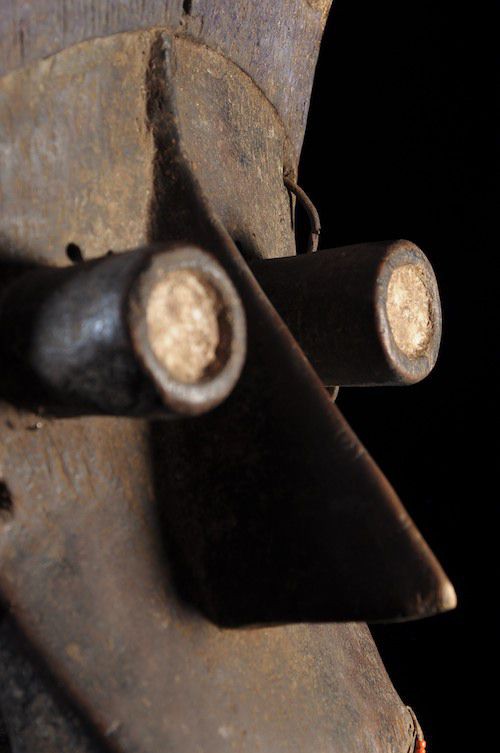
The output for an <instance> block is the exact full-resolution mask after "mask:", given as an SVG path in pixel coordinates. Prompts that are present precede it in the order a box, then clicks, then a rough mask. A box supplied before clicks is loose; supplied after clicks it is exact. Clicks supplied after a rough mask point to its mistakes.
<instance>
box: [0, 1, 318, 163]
mask: <svg viewBox="0 0 500 753" xmlns="http://www.w3.org/2000/svg"><path fill="white" fill-rule="evenodd" d="M330 5H331V0H275V1H274V2H258V1H256V0H242V1H240V2H233V3H219V2H214V1H213V0H188V1H186V0H184V2H181V0H170V1H169V2H165V0H151V1H150V2H146V1H145V0H135V2H132V1H129V2H118V1H117V0H113V2H101V1H100V0H6V2H5V3H4V4H2V8H1V11H0V75H2V74H3V73H6V72H8V71H10V70H13V69H14V68H19V67H20V66H23V65H26V64H27V63H29V62H32V61H35V60H39V59H40V58H42V57H47V56H48V55H53V54H54V53H56V52H58V51H60V50H62V49H64V48H66V47H69V46H70V45H73V44H75V43H76V42H81V41H82V40H84V39H92V38H94V37H101V36H109V35H110V34H116V33H117V32H122V31H133V30H136V29H146V28H148V27H152V26H158V27H164V28H167V29H169V30H171V31H173V32H175V33H176V34H181V35H186V36H189V37H191V38H193V39H196V40H198V41H200V42H202V43H203V44H205V45H207V46H209V47H212V48H213V49H215V50H219V51H220V52H222V53H223V54H224V55H226V56H227V57H229V58H230V59H231V60H233V61H234V62H235V63H236V64H237V65H238V66H239V67H240V68H242V70H244V71H245V72H246V73H247V74H248V75H249V76H250V77H251V78H252V79H253V81H254V82H255V83H256V85H257V86H258V87H259V88H260V89H262V91H263V92H264V94H265V96H266V97H267V98H268V99H269V101H270V102H271V103H272V104H273V106H274V107H275V108H276V110H277V111H278V113H279V115H280V117H281V119H282V121H283V123H284V125H285V128H286V131H287V133H288V135H289V138H290V141H291V144H292V154H291V159H292V160H294V161H297V160H298V156H299V153H300V147H301V145H302V138H303V134H304V129H305V124H306V119H307V112H308V106H309V97H310V92H311V87H312V81H313V76H314V69H315V66H316V60H317V56H318V51H319V45H320V41H321V35H322V32H323V28H324V24H325V22H326V17H327V14H328V10H329V8H330Z"/></svg>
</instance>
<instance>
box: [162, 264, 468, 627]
mask: <svg viewBox="0 0 500 753" xmlns="http://www.w3.org/2000/svg"><path fill="white" fill-rule="evenodd" d="M240 261H241V260H237V259H236V254H235V255H234V256H233V258H232V260H231V262H230V263H229V264H228V266H227V268H228V271H230V268H231V267H232V265H233V264H235V263H236V265H237V266H238V267H239V271H238V274H237V275H236V276H233V279H237V281H238V290H239V293H240V295H241V297H242V299H243V301H244V303H245V307H246V313H247V322H248V338H249V343H248V346H249V353H248V360H247V364H246V366H245V369H244V372H243V375H242V378H241V380H240V382H239V384H238V386H237V387H236V389H235V391H234V393H233V394H232V395H231V397H230V398H229V399H228V400H227V401H226V402H225V403H224V404H223V405H222V406H220V407H219V408H217V409H216V410H215V411H214V412H212V413H210V414H207V415H205V416H203V417H200V418H198V419H196V421H195V422H186V423H184V424H182V425H181V424H176V425H175V426H169V425H167V426H166V425H164V424H157V425H155V426H154V428H153V441H152V446H153V453H154V458H155V461H156V462H155V467H156V481H157V485H158V491H159V493H160V494H159V499H161V500H163V502H162V504H163V514H164V520H165V530H166V531H167V537H168V542H169V545H170V547H171V549H172V551H173V552H175V553H176V555H177V556H176V558H175V559H176V560H177V561H178V562H179V563H181V564H180V566H179V568H178V573H177V574H178V576H180V583H181V588H182V589H183V591H184V595H185V596H187V598H189V599H190V600H194V601H195V603H196V604H197V605H198V606H200V607H201V608H202V609H203V610H204V611H205V612H206V613H208V614H209V615H210V617H211V618H212V619H214V620H215V621H217V622H219V623H221V624H224V625H243V624H255V623H283V622H293V621H313V620H322V621H323V620H364V621H373V620H377V621H378V620H384V621H385V620H402V619H412V618H418V617H423V616H426V615H430V614H433V613H435V612H439V611H442V610H446V609H450V608H453V607H454V606H455V594H454V591H453V587H452V585H451V584H450V582H449V580H448V579H447V577H446V575H445V574H444V572H443V570H442V569H441V567H440V565H439V564H438V562H437V561H436V559H435V557H434V556H433V554H432V553H431V551H430V550H429V548H428V546H427V545H426V543H425V542H424V541H423V539H422V537H421V536H420V534H419V533H418V531H417V529H416V528H415V526H414V524H413V522H412V521H411V520H410V518H409V516H408V514H407V513H406V511H405V509H404V507H403V506H402V504H401V502H400V501H399V499H398V497H397V495H396V493H395V492H394V490H393V489H392V487H391V486H390V484H389V483H388V481H387V480H386V479H385V477H384V476H383V474H382V473H381V471H380V470H379V469H378V467H377V466H376V464H375V463H374V461H373V460H372V459H371V457H370V456H369V455H368V453H367V452H366V450H365V449H364V447H363V446H362V445H361V443H360V442H359V440H358V439H357V437H356V436H355V435H354V433H353V432H352V430H351V429H350V427H349V426H348V424H347V423H346V421H345V419H344V418H343V417H342V415H341V413H340V412H339V410H338V409H337V408H336V407H335V406H334V405H332V403H331V401H330V399H329V397H328V394H327V392H326V390H325V388H324V387H323V385H322V384H321V383H320V381H319V379H318V377H317V376H316V374H315V372H314V371H313V369H312V367H311V366H310V364H309V363H308V361H307V360H306V358H305V356H304V355H303V353H302V351H301V350H300V348H299V347H298V345H297V343H296V342H295V341H294V339H293V338H292V336H291V335H290V333H289V331H288V330H287V328H286V327H285V325H284V324H283V322H282V320H281V319H280V318H279V316H278V315H277V314H276V312H275V311H274V309H273V308H272V306H271V305H270V303H269V301H268V300H267V299H266V298H265V296H264V295H263V294H262V291H261V290H260V289H259V287H258V285H257V284H256V282H255V280H254V279H253V278H252V277H251V276H250V275H249V274H248V273H245V272H244V270H243V268H242V265H240ZM233 271H234V270H233ZM174 443H175V444H174ZM174 446H175V452H174V453H172V452H171V451H170V450H169V448H172V447H174ZM167 457H169V458H170V459H169V466H168V469H167V470H166V472H165V471H164V469H165V459H166V458H167Z"/></svg>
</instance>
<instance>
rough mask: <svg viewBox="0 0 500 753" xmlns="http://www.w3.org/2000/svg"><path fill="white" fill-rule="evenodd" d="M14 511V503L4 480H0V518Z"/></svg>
mask: <svg viewBox="0 0 500 753" xmlns="http://www.w3.org/2000/svg"><path fill="white" fill-rule="evenodd" d="M13 511H14V503H13V501H12V496H11V493H10V491H9V487H8V486H7V484H6V483H5V481H0V520H2V518H3V519H5V518H8V517H10V516H11V515H12V513H13Z"/></svg>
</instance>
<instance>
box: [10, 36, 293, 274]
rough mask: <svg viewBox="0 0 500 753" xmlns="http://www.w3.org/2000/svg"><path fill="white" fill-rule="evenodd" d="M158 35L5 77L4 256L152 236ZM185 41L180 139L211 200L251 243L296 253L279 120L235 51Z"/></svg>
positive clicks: (71, 53) (90, 49)
mask: <svg viewBox="0 0 500 753" xmlns="http://www.w3.org/2000/svg"><path fill="white" fill-rule="evenodd" d="M156 37H157V32H139V33H137V34H123V35H115V36H112V37H109V38H106V39H99V40H96V41H94V42H92V43H90V42H86V43H82V44H80V45H77V46H75V47H72V48H70V49H68V50H65V51H64V52H62V53H59V54H58V55H56V56H55V57H52V58H49V59H48V60H46V61H42V62H40V63H37V64H34V65H32V66H28V67H26V68H24V69H22V70H19V71H14V72H13V73H10V74H8V75H7V76H5V77H4V78H3V79H2V80H1V85H0V154H1V158H2V165H1V170H0V253H1V254H2V255H3V256H4V257H5V256H10V257H12V256H15V255H16V254H17V253H18V251H19V249H22V255H23V258H25V259H27V258H30V259H32V260H37V261H42V260H44V261H50V262H51V263H54V262H55V263H57V264H65V263H67V259H66V256H65V247H66V245H67V244H68V243H76V244H77V245H78V246H80V248H81V249H82V250H83V251H84V253H85V256H86V257H87V258H91V257H95V256H100V255H102V254H104V253H106V251H107V250H108V249H110V248H112V249H115V250H123V249H125V248H133V247H137V246H140V245H143V244H144V243H147V242H148V241H149V240H150V239H151V235H152V233H153V231H152V229H151V227H150V213H151V203H152V201H153V192H154V176H153V171H154V159H155V147H154V144H153V137H152V134H151V129H150V126H149V123H148V118H149V115H148V107H149V105H150V103H149V101H148V96H149V94H148V91H147V77H148V70H149V66H150V62H151V61H150V57H151V48H152V45H153V44H154V40H155V39H156ZM174 46H175V56H176V61H177V65H178V69H177V72H176V77H177V81H178V90H179V96H178V97H177V103H178V107H179V117H181V118H182V121H183V123H185V128H184V129H183V134H182V138H183V141H184V143H185V149H186V151H187V153H189V155H190V159H191V162H192V164H193V169H194V170H195V172H196V174H197V176H198V179H199V181H200V183H201V185H202V188H203V189H204V190H205V192H206V194H207V197H208V199H209V200H210V202H211V203H212V205H213V207H214V209H215V210H216V211H217V212H218V213H219V214H220V216H221V219H222V220H223V221H224V224H225V225H226V227H227V229H228V230H229V232H230V233H231V236H232V237H233V238H234V239H235V240H237V241H239V242H240V243H241V244H242V246H243V247H244V248H245V250H246V252H247V253H249V254H251V255H253V256H258V257H263V258H267V257H271V256H285V255H291V254H293V253H294V239H293V234H292V233H291V227H292V217H291V206H290V199H289V196H288V193H287V190H286V188H285V186H284V185H283V169H284V166H283V160H284V152H285V144H286V135H285V130H284V127H283V125H282V122H281V119H280V118H279V117H278V116H277V113H276V111H275V110H274V108H273V107H272V106H271V105H270V103H269V101H268V100H267V99H266V98H265V97H264V96H263V94H262V92H261V91H260V90H259V89H258V87H257V86H255V84H254V83H253V82H252V81H251V79H250V78H249V76H247V75H246V74H245V73H244V72H243V71H242V70H241V69H240V68H238V67H237V66H235V65H234V64H233V63H231V62H230V61H229V60H228V59H227V58H225V57H224V56H223V55H221V54H220V53H217V52H215V51H212V50H208V49H207V48H206V47H203V46H202V45H200V44H197V43H195V42H193V41H192V40H188V39H179V38H175V45H174ZM208 92H209V96H208ZM34 126H35V127H34Z"/></svg>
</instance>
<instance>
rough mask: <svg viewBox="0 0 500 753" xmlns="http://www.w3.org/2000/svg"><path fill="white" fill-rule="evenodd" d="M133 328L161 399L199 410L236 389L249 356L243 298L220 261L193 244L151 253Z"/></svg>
mask: <svg viewBox="0 0 500 753" xmlns="http://www.w3.org/2000/svg"><path fill="white" fill-rule="evenodd" d="M129 324H130V335H131V338H132V341H133V344H134V348H135V352H136V354H137V356H138V358H139V361H140V362H141V363H142V366H143V368H144V369H145V371H146V372H147V373H148V374H149V376H150V378H151V379H152V381H153V383H154V385H155V387H156V390H157V392H158V395H159V396H160V398H161V400H162V401H163V403H164V404H165V405H166V406H167V408H169V409H170V410H172V411H173V412H176V413H184V414H190V415H196V414H199V413H203V412H205V411H207V410H210V409H211V408H214V407H215V406H216V405H218V404H219V403H221V402H222V401H223V400H224V399H225V398H226V397H227V396H228V395H229V394H230V392H231V391H232V389H233V388H234V386H235V384H236V382H237V381H238V378H239V376H240V373H241V370H242V368H243V363H244V361H245V354H246V322H245V313H244V310H243V305H242V303H241V300H240V297H239V295H238V293H237V291H236V289H235V287H234V285H233V283H232V282H231V280H230V279H229V277H228V275H227V273H226V272H225V271H224V270H223V268H222V267H221V265H220V264H219V263H218V262H217V261H216V260H215V259H214V258H213V257H212V256H211V255H209V254H207V253H206V252H204V251H202V250H201V249H199V248H197V247H195V246H190V245H178V246H174V247H170V248H167V249H165V250H164V251H158V252H156V253H154V254H152V255H151V256H150V257H149V258H148V260H147V263H146V265H145V267H144V269H143V271H142V272H141V274H140V276H139V279H138V281H137V283H136V285H135V286H134V288H133V289H132V291H131V296H130V300H129Z"/></svg>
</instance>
